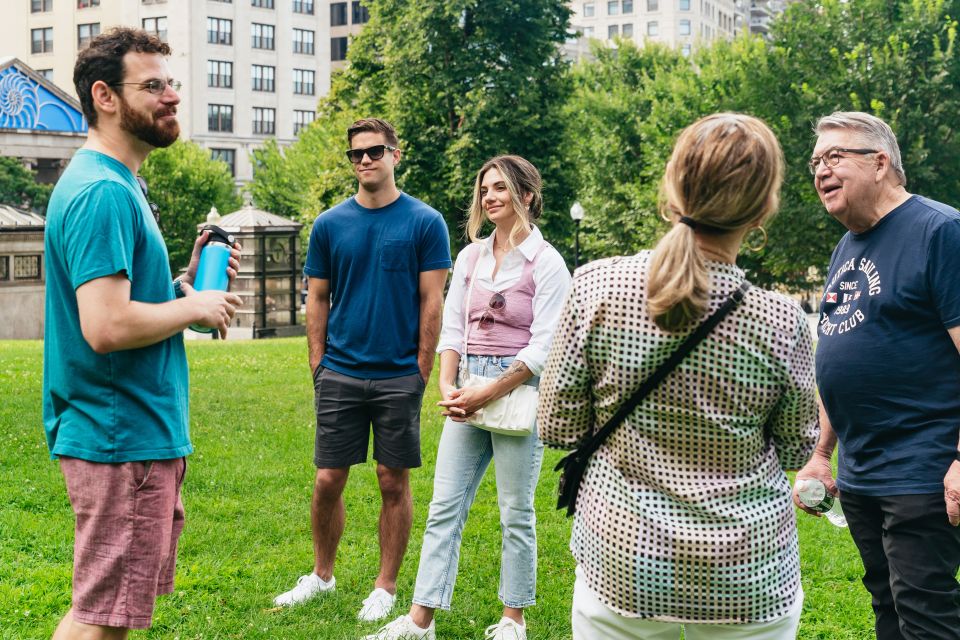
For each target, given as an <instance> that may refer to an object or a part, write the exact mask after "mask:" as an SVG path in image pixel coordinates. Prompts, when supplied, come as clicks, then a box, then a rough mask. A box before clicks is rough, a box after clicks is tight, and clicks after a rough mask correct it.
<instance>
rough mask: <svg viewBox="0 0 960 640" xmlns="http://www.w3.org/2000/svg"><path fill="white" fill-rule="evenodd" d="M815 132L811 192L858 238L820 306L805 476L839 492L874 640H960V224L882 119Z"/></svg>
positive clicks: (842, 248) (842, 249) (843, 250)
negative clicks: (834, 470) (928, 190)
mask: <svg viewBox="0 0 960 640" xmlns="http://www.w3.org/2000/svg"><path fill="white" fill-rule="evenodd" d="M816 132H817V134H818V136H819V137H818V139H817V144H816V147H815V149H814V151H813V157H812V158H811V161H810V169H811V171H812V172H813V173H814V176H815V177H814V185H815V186H816V189H817V193H818V194H819V196H820V200H821V201H822V202H823V205H824V207H826V209H827V212H828V213H829V214H830V215H831V216H833V217H834V218H836V219H837V220H838V221H839V222H840V223H842V224H843V225H844V226H845V227H846V228H847V229H848V230H849V231H848V233H847V234H846V235H845V236H844V237H843V239H842V240H841V241H840V243H839V244H838V245H837V248H836V249H835V250H834V252H833V257H832V259H831V261H830V269H829V271H828V273H827V282H826V288H825V291H824V296H823V300H822V302H821V303H820V320H819V328H818V334H819V344H818V345H817V381H818V384H819V389H820V399H821V412H820V420H821V436H820V442H819V444H818V445H817V450H816V452H815V453H814V456H813V458H811V460H810V462H809V463H807V465H806V466H805V467H804V468H803V469H802V470H801V471H800V472H798V473H797V479H801V478H818V479H820V480H822V481H823V482H824V483H825V484H826V485H827V488H828V490H829V491H830V492H831V493H836V490H837V488H838V487H839V489H840V491H841V492H842V497H843V509H844V513H845V515H846V517H847V521H848V523H849V525H850V533H851V535H852V536H853V539H854V542H856V544H857V547H858V548H859V550H860V556H861V558H862V559H863V564H864V568H865V575H864V578H863V583H864V585H865V586H866V587H867V589H868V590H869V591H870V593H871V595H872V596H873V609H874V613H875V614H876V633H877V638H878V639H879V640H888V639H889V640H894V639H897V640H899V639H902V638H908V639H913V638H930V639H933V638H935V639H942V640H947V639H950V640H958V639H960V584H958V583H957V579H956V574H957V569H958V567H960V528H958V527H957V525H958V524H960V451H958V449H960V278H958V277H957V274H960V213H958V212H957V210H956V209H954V208H952V207H949V206H947V205H944V204H941V203H939V202H934V201H933V200H929V199H927V198H924V197H922V196H915V195H910V194H909V193H907V191H906V189H905V184H906V176H905V174H904V171H903V168H902V166H901V162H900V149H899V147H898V145H897V140H896V137H895V136H894V134H893V131H892V130H891V129H890V127H889V126H888V125H887V124H886V123H885V122H883V121H882V120H880V119H879V118H876V117H874V116H871V115H869V114H865V113H856V112H848V113H847V112H838V113H834V114H832V115H830V116H827V117H824V118H821V119H820V121H819V122H818V123H817V127H816ZM838 441H839V444H840V453H839V471H838V474H837V480H836V484H834V482H833V478H832V474H831V468H830V458H831V456H832V454H833V449H834V447H835V445H836V443H837V442H838ZM794 501H795V502H796V503H797V505H798V506H800V507H801V508H802V509H805V510H807V511H809V509H807V508H806V507H804V506H803V505H801V504H800V502H799V500H798V499H797V496H796V492H795V493H794Z"/></svg>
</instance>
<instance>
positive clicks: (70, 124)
mask: <svg viewBox="0 0 960 640" xmlns="http://www.w3.org/2000/svg"><path fill="white" fill-rule="evenodd" d="M0 129H34V130H38V131H68V132H71V133H84V132H85V131H86V130H87V122H86V120H84V118H83V114H82V113H81V112H80V111H79V110H78V109H77V108H76V107H74V106H73V105H71V104H70V103H69V102H67V101H65V100H64V99H63V98H61V97H59V96H57V95H56V94H54V93H53V92H52V91H51V90H50V89H48V88H47V87H46V86H44V84H43V83H40V82H37V81H36V80H34V79H33V78H32V77H30V76H29V75H27V74H26V73H24V72H23V71H21V70H20V69H18V68H17V67H16V65H13V64H11V65H10V66H8V67H6V68H4V69H0Z"/></svg>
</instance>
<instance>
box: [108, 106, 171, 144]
mask: <svg viewBox="0 0 960 640" xmlns="http://www.w3.org/2000/svg"><path fill="white" fill-rule="evenodd" d="M171 113H173V110H172V108H167V109H165V110H164V111H163V112H161V113H160V115H161V116H164V115H170V114H171ZM120 128H121V129H123V130H124V131H126V132H127V133H129V134H131V135H132V136H134V137H135V138H137V139H138V140H142V141H143V142H146V143H147V144H149V145H150V146H151V147H156V148H158V149H163V148H165V147H169V146H170V145H172V144H173V143H174V142H176V141H177V138H178V137H180V123H179V122H177V121H176V120H170V121H169V124H167V125H166V126H164V125H163V124H161V123H160V122H157V121H156V120H155V119H153V118H151V117H150V116H149V115H147V114H144V113H140V112H138V111H134V110H133V109H132V108H130V105H128V104H127V102H126V101H125V100H122V99H121V100H120Z"/></svg>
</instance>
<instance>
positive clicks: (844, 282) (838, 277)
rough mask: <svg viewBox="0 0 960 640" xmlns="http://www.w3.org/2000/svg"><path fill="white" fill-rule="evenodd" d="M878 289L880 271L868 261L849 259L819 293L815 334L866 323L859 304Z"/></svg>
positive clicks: (832, 332) (845, 329) (871, 261)
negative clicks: (821, 300) (817, 323)
mask: <svg viewBox="0 0 960 640" xmlns="http://www.w3.org/2000/svg"><path fill="white" fill-rule="evenodd" d="M881 290H882V287H881V283H880V270H879V269H878V268H877V265H876V263H875V262H873V260H870V259H868V258H850V259H849V260H847V261H846V262H844V263H843V264H841V265H840V268H839V269H837V272H836V273H835V274H834V276H833V278H832V279H831V280H830V283H829V284H828V285H827V288H826V291H824V294H823V302H822V303H821V304H820V322H819V327H818V332H819V333H820V335H821V336H832V335H834V334H835V333H837V334H840V333H846V332H848V331H853V330H854V329H856V328H857V327H859V326H861V325H862V324H863V323H864V322H866V321H867V317H866V315H865V314H864V312H863V310H862V309H861V308H860V307H861V302H862V301H863V300H865V299H866V297H869V296H875V295H879V294H880V292H881Z"/></svg>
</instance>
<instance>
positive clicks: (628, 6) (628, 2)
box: [623, 0, 633, 13]
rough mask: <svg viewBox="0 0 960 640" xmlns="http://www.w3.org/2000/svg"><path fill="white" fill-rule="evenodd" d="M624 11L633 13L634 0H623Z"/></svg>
mask: <svg viewBox="0 0 960 640" xmlns="http://www.w3.org/2000/svg"><path fill="white" fill-rule="evenodd" d="M623 13H633V0H623Z"/></svg>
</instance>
